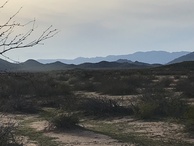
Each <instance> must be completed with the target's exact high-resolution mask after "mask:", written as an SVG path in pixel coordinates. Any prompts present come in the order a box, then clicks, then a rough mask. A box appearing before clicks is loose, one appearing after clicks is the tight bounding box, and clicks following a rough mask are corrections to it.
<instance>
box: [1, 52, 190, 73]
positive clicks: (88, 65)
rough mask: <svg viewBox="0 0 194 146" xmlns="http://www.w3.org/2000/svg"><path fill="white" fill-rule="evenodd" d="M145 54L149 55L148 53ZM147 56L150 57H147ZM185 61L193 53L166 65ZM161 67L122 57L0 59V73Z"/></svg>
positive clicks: (188, 59)
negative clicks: (68, 60)
mask: <svg viewBox="0 0 194 146" xmlns="http://www.w3.org/2000/svg"><path fill="white" fill-rule="evenodd" d="M152 53H153V52H152ZM158 53H159V52H155V54H158ZM163 53H164V54H166V52H162V54H163ZM181 53H183V54H185V53H186V52H179V53H170V54H176V55H177V54H179V55H180V54H181ZM137 54H138V53H137ZM140 54H141V53H140ZM146 54H149V52H148V53H146ZM146 54H144V57H143V56H142V58H146V57H147V56H146ZM167 54H168V53H167ZM152 55H153V54H152ZM126 56H127V55H126ZM148 56H151V55H148ZM117 57H118V56H117ZM117 57H114V58H117ZM155 58H157V56H155ZM185 61H194V52H192V53H187V54H186V55H183V56H181V57H178V58H176V59H173V60H172V61H170V62H168V63H167V64H166V65H168V64H175V63H180V62H185ZM190 64H191V66H192V64H193V63H190ZM161 65H162V64H149V63H144V62H139V61H131V60H128V59H122V57H121V58H120V59H118V60H116V61H100V62H97V63H92V62H85V63H81V64H66V63H63V62H60V61H56V62H52V63H46V64H43V63H40V62H38V61H36V60H32V59H31V60H27V61H26V62H23V63H10V62H8V61H5V60H2V59H0V71H14V72H15V71H16V72H17V71H27V72H40V71H52V70H67V69H137V68H151V67H158V66H161ZM166 65H165V66H166ZM163 66H164V65H163ZM179 66H181V65H179Z"/></svg>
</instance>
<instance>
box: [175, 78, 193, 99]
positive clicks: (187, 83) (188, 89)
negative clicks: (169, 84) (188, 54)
mask: <svg viewBox="0 0 194 146" xmlns="http://www.w3.org/2000/svg"><path fill="white" fill-rule="evenodd" d="M176 89H177V90H178V91H180V92H182V93H183V95H184V96H186V97H188V98H194V92H193V89H194V76H188V78H186V79H181V80H180V81H179V82H178V83H177V86H176Z"/></svg>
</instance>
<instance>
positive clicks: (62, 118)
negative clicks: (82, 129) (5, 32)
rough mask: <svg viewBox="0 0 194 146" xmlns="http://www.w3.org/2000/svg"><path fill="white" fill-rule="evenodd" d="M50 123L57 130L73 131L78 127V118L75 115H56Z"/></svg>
mask: <svg viewBox="0 0 194 146" xmlns="http://www.w3.org/2000/svg"><path fill="white" fill-rule="evenodd" d="M51 123H52V124H53V126H55V127H56V128H57V129H61V130H63V129H69V130H71V129H74V128H76V127H77V126H78V123H79V118H78V117H77V116H76V115H66V114H58V115H57V116H55V117H53V118H52V119H51Z"/></svg>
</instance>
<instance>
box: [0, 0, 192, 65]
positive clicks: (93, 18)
mask: <svg viewBox="0 0 194 146" xmlns="http://www.w3.org/2000/svg"><path fill="white" fill-rule="evenodd" d="M0 2H2V3H3V2H4V0H0ZM21 6H22V7H23V9H22V10H21V12H20V13H19V14H18V15H17V17H16V18H17V21H19V22H28V21H29V20H33V19H34V18H36V25H37V26H38V28H37V29H36V34H35V35H34V37H35V36H36V35H38V33H40V32H41V31H43V30H44V29H46V28H47V27H48V26H50V25H51V24H52V25H53V26H54V27H55V28H57V29H58V30H59V31H60V32H59V34H57V35H56V36H55V37H54V38H51V39H49V40H47V41H45V44H44V45H38V46H36V47H34V48H29V49H23V50H17V51H12V52H9V53H7V54H6V55H8V56H10V57H11V58H13V59H15V60H18V61H23V60H26V59H28V58H33V59H40V58H42V59H43V58H53V59H54V58H61V59H70V58H76V57H79V56H82V57H94V56H107V55H116V54H130V53H134V52H137V51H150V50H163V51H170V52H173V51H193V49H194V1H193V0H32V1H30V0H10V1H9V3H8V4H7V5H6V7H5V8H3V9H1V10H0V18H1V20H5V19H6V18H7V19H8V18H9V17H10V16H11V15H12V14H13V13H14V12H16V11H17V10H18V9H19V8H20V7H21ZM1 23H2V22H1ZM23 31H24V32H25V30H23Z"/></svg>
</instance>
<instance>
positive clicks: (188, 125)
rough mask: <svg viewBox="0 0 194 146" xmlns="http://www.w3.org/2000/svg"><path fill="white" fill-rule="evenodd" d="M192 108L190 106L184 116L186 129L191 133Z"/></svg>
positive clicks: (193, 129) (193, 108) (193, 125)
mask: <svg viewBox="0 0 194 146" xmlns="http://www.w3.org/2000/svg"><path fill="white" fill-rule="evenodd" d="M193 113H194V106H192V105H191V106H190V107H189V109H188V111H187V113H186V114H185V119H186V121H185V123H186V124H185V125H186V129H187V130H188V131H190V132H192V133H194V114H193Z"/></svg>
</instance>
